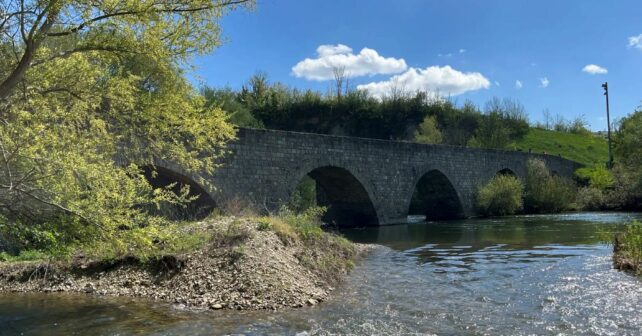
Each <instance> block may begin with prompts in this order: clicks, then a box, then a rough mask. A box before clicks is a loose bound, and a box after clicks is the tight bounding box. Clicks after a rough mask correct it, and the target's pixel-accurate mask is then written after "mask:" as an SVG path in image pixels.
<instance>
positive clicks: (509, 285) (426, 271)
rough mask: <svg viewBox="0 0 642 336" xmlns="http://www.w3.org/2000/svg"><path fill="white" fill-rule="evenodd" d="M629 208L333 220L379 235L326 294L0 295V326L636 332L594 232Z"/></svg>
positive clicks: (623, 218) (357, 235)
mask: <svg viewBox="0 0 642 336" xmlns="http://www.w3.org/2000/svg"><path fill="white" fill-rule="evenodd" d="M635 217H637V218H641V217H640V216H639V215H632V214H625V213H621V214H618V213H580V214H567V215H542V216H517V217H510V218H502V219H484V220H482V219H474V220H463V221H448V222H431V223H421V224H409V225H399V226H387V227H380V228H367V229H351V230H347V231H345V232H344V234H345V235H346V236H348V237H349V238H350V239H352V240H354V241H358V242H365V243H376V244H380V245H382V247H381V248H378V249H376V250H375V252H373V253H372V254H370V255H369V256H367V257H366V258H365V259H364V260H362V261H361V262H360V263H359V265H358V266H357V267H356V268H355V269H354V270H353V271H352V272H351V274H350V275H349V276H348V278H347V280H346V281H345V283H343V284H342V285H341V286H340V287H339V288H337V289H336V290H335V292H334V294H333V298H332V299H331V300H329V301H327V302H324V303H322V304H320V305H318V306H315V307H309V308H302V309H298V310H290V311H280V312H234V311H211V312H184V311H178V310H175V309H173V308H172V307H170V306H169V305H165V304H161V303H154V302H146V301H140V300H132V299H123V298H104V297H103V298H101V297H91V296H83V295H58V294H50V295H47V294H26V295H23V294H5V295H0V335H92V336H96V335H217V334H246V335H251V334H260V335H262V334H275V335H282V334H292V335H295V334H299V335H325V334H346V333H352V334H356V335H363V334H384V335H388V334H404V335H406V334H421V335H423V334H428V335H430V334H436V335H641V334H642V279H641V278H636V277H633V276H631V275H628V274H626V273H623V272H618V271H616V270H614V269H613V268H612V261H611V254H612V253H611V249H612V247H611V246H608V245H605V244H602V243H601V242H600V241H601V239H603V237H606V236H608V233H609V232H613V231H614V230H617V229H618V228H619V227H621V226H622V225H624V224H623V223H626V222H629V221H630V220H631V219H632V218H635Z"/></svg>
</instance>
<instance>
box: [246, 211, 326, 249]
mask: <svg viewBox="0 0 642 336" xmlns="http://www.w3.org/2000/svg"><path fill="white" fill-rule="evenodd" d="M325 211H326V209H325V208H323V207H311V208H308V209H307V210H305V211H304V212H303V213H296V212H294V211H292V210H290V209H288V208H286V207H283V208H281V210H280V211H279V214H278V216H272V217H262V218H259V219H258V222H259V224H258V225H259V228H269V229H270V230H272V231H274V232H275V233H276V234H277V235H278V236H279V238H281V240H282V241H283V242H284V243H286V244H287V243H288V242H291V241H294V240H297V239H301V240H311V239H314V238H318V237H320V236H322V235H323V234H324V232H323V230H322V229H321V225H322V224H323V223H322V222H321V216H323V214H324V213H325Z"/></svg>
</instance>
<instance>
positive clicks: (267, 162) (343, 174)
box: [158, 129, 580, 225]
mask: <svg viewBox="0 0 642 336" xmlns="http://www.w3.org/2000/svg"><path fill="white" fill-rule="evenodd" d="M237 136H238V139H237V140H235V141H233V142H231V143H230V144H229V145H228V146H229V147H228V148H229V150H230V152H229V154H227V155H226V156H225V157H224V158H223V159H222V160H221V163H222V166H221V167H220V168H217V170H216V171H215V173H214V175H213V176H209V177H207V178H208V179H211V181H212V184H213V185H214V186H215V189H212V190H205V189H202V188H200V187H199V186H197V185H195V184H194V182H193V180H195V179H190V177H189V176H186V175H185V174H184V173H182V172H181V169H180V167H176V166H174V165H172V164H163V163H159V165H158V166H159V167H158V169H159V172H160V174H161V175H162V174H163V173H164V172H165V173H167V174H168V176H170V175H171V176H174V177H175V178H176V177H180V178H179V180H181V181H184V182H190V184H191V185H192V187H193V189H195V190H200V191H201V192H203V193H204V194H206V195H203V197H201V198H200V199H199V200H198V202H200V203H201V204H205V205H207V204H208V203H210V204H211V203H212V202H213V203H215V204H217V205H223V204H226V203H228V202H239V201H241V202H243V203H244V204H252V205H254V206H255V207H258V208H260V209H266V210H269V211H273V210H276V209H278V208H279V207H280V205H282V204H284V203H285V202H287V201H288V200H289V199H290V196H291V195H292V194H293V192H294V190H295V189H296V187H297V185H298V184H299V183H300V181H302V179H304V177H306V176H308V177H310V178H312V179H313V180H314V181H315V182H316V194H317V199H318V202H319V203H320V204H321V205H327V206H328V207H329V211H328V214H327V216H328V218H327V219H329V220H331V221H336V222H337V223H338V224H340V225H346V224H347V225H386V224H395V223H405V222H406V221H407V218H408V215H425V216H427V217H428V218H436V219H440V218H462V217H471V216H474V215H475V191H476V190H477V188H478V187H479V186H480V185H482V184H484V183H486V182H488V181H489V180H490V179H491V178H492V177H493V176H495V175H496V174H504V173H509V174H514V175H515V176H517V177H520V178H521V177H524V176H525V174H526V162H527V160H528V159H529V158H540V159H542V160H544V161H545V162H546V163H547V165H548V167H549V169H550V170H551V171H552V172H553V173H554V174H559V175H561V176H565V177H571V176H572V175H573V172H574V171H575V169H577V168H579V167H580V165H579V164H578V163H576V162H573V161H569V160H566V159H562V158H561V157H557V156H552V155H544V154H529V153H524V152H515V151H504V150H490V149H476V148H465V147H456V146H445V145H423V144H417V143H410V142H401V141H386V140H376V139H364V138H353V137H343V136H330V135H319V134H310V133H297V132H286V131H277V130H258V129H239V132H238V135H237ZM171 176H170V177H168V178H169V179H171ZM208 196H209V197H208Z"/></svg>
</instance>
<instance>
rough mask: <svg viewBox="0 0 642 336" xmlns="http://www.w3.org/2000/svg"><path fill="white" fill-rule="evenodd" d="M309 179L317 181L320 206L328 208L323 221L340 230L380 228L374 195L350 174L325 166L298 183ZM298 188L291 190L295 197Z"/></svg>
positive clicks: (316, 169) (317, 195)
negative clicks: (372, 197) (373, 200)
mask: <svg viewBox="0 0 642 336" xmlns="http://www.w3.org/2000/svg"><path fill="white" fill-rule="evenodd" d="M305 176H308V177H309V178H310V179H312V180H313V181H314V187H315V191H314V192H315V196H316V204H317V205H319V206H324V207H327V208H328V210H327V212H326V213H325V215H324V217H323V221H324V222H326V223H330V224H335V225H337V226H340V227H359V226H376V225H378V224H379V219H378V217H377V212H376V210H375V208H374V205H373V202H372V199H371V198H370V193H369V192H368V191H367V190H366V187H365V186H364V185H363V184H362V183H361V181H360V180H359V179H358V178H357V177H356V176H355V175H354V174H353V173H352V172H350V171H349V170H347V169H345V168H342V167H338V166H334V165H325V166H321V167H317V168H314V169H311V170H308V171H307V173H305V174H304V175H303V176H301V177H300V178H298V179H297V180H296V182H297V183H300V182H301V181H302V180H304V177H305ZM294 190H295V187H292V188H290V193H289V195H290V196H291V195H292V194H293V192H294Z"/></svg>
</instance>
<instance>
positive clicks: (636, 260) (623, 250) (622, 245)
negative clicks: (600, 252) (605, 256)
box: [614, 221, 642, 274]
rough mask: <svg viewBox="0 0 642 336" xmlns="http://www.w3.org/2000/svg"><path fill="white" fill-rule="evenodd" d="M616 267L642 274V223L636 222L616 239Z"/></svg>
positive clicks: (628, 226) (629, 225)
mask: <svg viewBox="0 0 642 336" xmlns="http://www.w3.org/2000/svg"><path fill="white" fill-rule="evenodd" d="M614 250H615V256H614V260H615V265H616V267H618V268H619V269H622V270H630V271H633V272H634V273H637V274H642V223H640V222H638V221H634V222H633V223H631V224H628V225H627V226H626V229H624V231H623V232H621V233H619V234H617V235H616V237H615V242H614Z"/></svg>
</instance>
